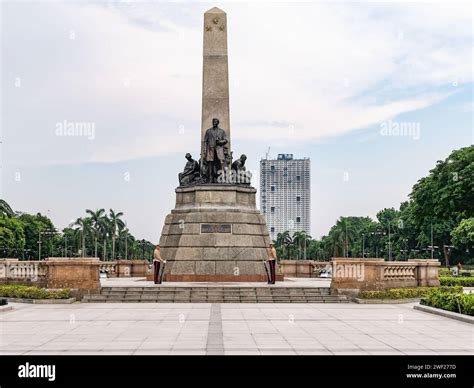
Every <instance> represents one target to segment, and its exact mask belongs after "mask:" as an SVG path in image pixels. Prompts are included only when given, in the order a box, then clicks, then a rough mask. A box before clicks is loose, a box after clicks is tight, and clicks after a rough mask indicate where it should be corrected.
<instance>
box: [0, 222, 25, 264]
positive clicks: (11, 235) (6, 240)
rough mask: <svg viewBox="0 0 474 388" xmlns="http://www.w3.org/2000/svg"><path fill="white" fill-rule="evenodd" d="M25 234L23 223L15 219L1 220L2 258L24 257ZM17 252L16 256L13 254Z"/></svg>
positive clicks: (0, 242)
mask: <svg viewBox="0 0 474 388" xmlns="http://www.w3.org/2000/svg"><path fill="white" fill-rule="evenodd" d="M24 247H25V232H24V227H23V223H22V222H21V221H20V220H18V219H15V218H5V217H1V218H0V252H2V253H3V254H2V256H3V257H5V256H7V257H8V256H10V257H11V256H15V257H17V258H20V257H24ZM12 252H15V254H12Z"/></svg>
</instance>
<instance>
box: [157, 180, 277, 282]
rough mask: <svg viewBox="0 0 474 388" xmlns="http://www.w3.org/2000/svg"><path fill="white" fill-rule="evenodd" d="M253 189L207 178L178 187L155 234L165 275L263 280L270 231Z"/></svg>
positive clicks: (166, 277)
mask: <svg viewBox="0 0 474 388" xmlns="http://www.w3.org/2000/svg"><path fill="white" fill-rule="evenodd" d="M255 194H256V189H255V188H253V187H250V186H245V185H230V184H222V185H219V184H212V185H196V186H191V187H178V188H177V189H176V206H175V208H174V209H173V210H172V211H171V214H168V215H167V216H166V219H165V225H164V227H163V231H162V234H161V239H160V246H161V253H162V257H163V258H165V259H166V260H167V264H166V267H165V275H164V280H165V281H205V282H208V281H216V282H226V281H232V282H235V281H244V282H249V281H250V282H251V281H256V282H261V281H266V274H265V267H264V264H263V261H264V260H266V259H267V257H268V246H269V244H270V242H271V241H270V237H269V234H268V228H267V225H266V222H265V219H264V217H263V215H261V214H260V212H259V211H258V210H257V208H256V205H255Z"/></svg>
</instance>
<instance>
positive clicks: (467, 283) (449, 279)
mask: <svg viewBox="0 0 474 388" xmlns="http://www.w3.org/2000/svg"><path fill="white" fill-rule="evenodd" d="M439 282H440V284H441V285H442V286H462V287H474V278H473V277H453V276H442V277H440V278H439Z"/></svg>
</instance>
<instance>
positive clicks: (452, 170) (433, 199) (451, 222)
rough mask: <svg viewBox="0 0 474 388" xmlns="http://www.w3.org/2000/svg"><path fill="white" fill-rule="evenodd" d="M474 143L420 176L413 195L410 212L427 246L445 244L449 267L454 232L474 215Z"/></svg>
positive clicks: (444, 253)
mask: <svg viewBox="0 0 474 388" xmlns="http://www.w3.org/2000/svg"><path fill="white" fill-rule="evenodd" d="M473 177H474V146H470V147H465V148H461V149H459V150H455V151H453V152H452V153H451V154H450V155H449V156H448V158H446V159H445V160H444V161H441V160H440V161H438V162H437V164H436V166H435V168H434V169H432V170H430V173H429V175H428V176H426V177H424V178H421V179H420V180H419V181H418V182H417V183H416V184H415V185H414V186H413V190H412V192H411V194H410V200H411V201H410V204H409V205H408V206H409V207H410V213H411V217H412V221H413V223H414V225H415V226H416V227H417V229H418V231H419V235H418V237H417V240H418V242H419V243H420V244H423V245H425V244H426V245H425V246H427V245H431V243H430V241H431V230H433V240H434V244H433V245H438V246H440V247H442V250H443V255H444V258H445V264H446V266H449V261H450V254H451V249H450V247H451V231H452V230H453V229H454V228H455V227H456V225H458V224H459V223H460V222H461V221H462V220H463V219H466V218H470V217H472V216H473V215H474V179H473Z"/></svg>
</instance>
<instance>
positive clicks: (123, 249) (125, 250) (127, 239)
mask: <svg viewBox="0 0 474 388" xmlns="http://www.w3.org/2000/svg"><path fill="white" fill-rule="evenodd" d="M134 240H135V239H134V237H133V236H132V235H131V234H130V231H129V230H128V228H126V227H125V228H124V229H122V230H120V231H119V234H118V243H117V251H118V252H119V256H121V257H123V258H125V259H126V260H127V259H128V256H129V252H130V248H131V247H132V245H133V241H134Z"/></svg>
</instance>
